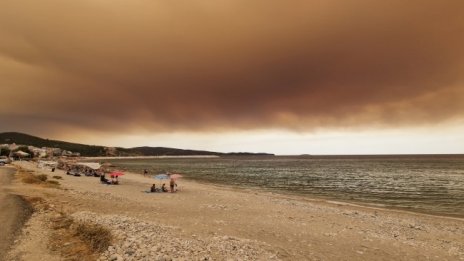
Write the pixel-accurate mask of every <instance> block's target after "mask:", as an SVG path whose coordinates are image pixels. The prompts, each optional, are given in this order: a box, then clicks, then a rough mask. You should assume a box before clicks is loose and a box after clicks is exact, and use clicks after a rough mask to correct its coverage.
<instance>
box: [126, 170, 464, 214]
mask: <svg viewBox="0 0 464 261" xmlns="http://www.w3.org/2000/svg"><path fill="white" fill-rule="evenodd" d="M132 174H134V175H142V174H139V173H132ZM185 180H188V181H189V182H196V183H198V184H201V185H205V186H212V187H216V188H221V189H229V190H231V191H235V190H237V191H242V192H248V193H260V194H263V195H267V194H269V195H272V196H274V197H280V198H283V199H291V200H298V201H308V202H313V203H321V204H328V205H334V206H351V207H358V208H366V209H370V210H379V211H391V212H396V213H403V214H410V215H424V216H429V217H438V218H445V219H450V220H456V221H464V216H460V215H456V216H454V215H446V214H440V213H431V212H426V211H423V212H422V211H413V210H406V209H403V208H400V207H393V206H387V205H385V206H378V205H376V204H370V203H368V202H366V203H364V202H359V201H349V200H347V201H343V200H337V199H335V198H330V197H327V198H324V197H317V196H316V195H312V194H297V193H291V192H288V193H285V192H283V191H270V190H266V189H265V188H262V187H243V186H238V185H228V184H222V183H214V182H208V181H198V180H194V179H187V178H186V179H185Z"/></svg>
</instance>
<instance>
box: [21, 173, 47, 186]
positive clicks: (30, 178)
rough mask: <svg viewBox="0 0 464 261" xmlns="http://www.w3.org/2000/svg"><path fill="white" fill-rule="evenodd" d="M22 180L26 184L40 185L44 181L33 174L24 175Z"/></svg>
mask: <svg viewBox="0 0 464 261" xmlns="http://www.w3.org/2000/svg"><path fill="white" fill-rule="evenodd" d="M21 180H22V181H23V182H24V183H26V184H40V183H42V181H41V180H40V179H39V178H37V176H35V175H32V174H28V175H24V176H23V177H22V178H21Z"/></svg>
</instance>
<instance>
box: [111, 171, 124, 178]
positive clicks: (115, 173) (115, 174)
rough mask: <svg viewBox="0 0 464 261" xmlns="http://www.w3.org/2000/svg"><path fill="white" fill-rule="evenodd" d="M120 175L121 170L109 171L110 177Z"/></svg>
mask: <svg viewBox="0 0 464 261" xmlns="http://www.w3.org/2000/svg"><path fill="white" fill-rule="evenodd" d="M122 175H124V173H122V172H121V171H113V172H111V173H110V177H119V176H122Z"/></svg>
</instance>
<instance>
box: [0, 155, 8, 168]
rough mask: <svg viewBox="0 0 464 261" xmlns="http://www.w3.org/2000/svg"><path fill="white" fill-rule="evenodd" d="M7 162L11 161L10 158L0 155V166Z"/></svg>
mask: <svg viewBox="0 0 464 261" xmlns="http://www.w3.org/2000/svg"><path fill="white" fill-rule="evenodd" d="M8 163H11V160H10V159H9V158H8V157H6V156H0V164H1V166H3V165H5V164H8Z"/></svg>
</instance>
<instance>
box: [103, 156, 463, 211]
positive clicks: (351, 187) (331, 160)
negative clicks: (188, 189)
mask: <svg viewBox="0 0 464 261" xmlns="http://www.w3.org/2000/svg"><path fill="white" fill-rule="evenodd" d="M109 162H112V163H113V164H114V165H116V166H117V167H119V168H121V169H126V170H129V171H133V172H138V173H142V172H143V169H148V170H149V171H150V173H151V174H157V173H163V172H165V171H170V172H179V173H182V174H183V175H184V176H185V178H187V179H192V180H197V181H202V182H211V183H216V184H224V185H232V186H238V187H247V188H259V189H263V190H269V191H273V192H277V193H284V194H285V193H293V194H299V195H304V196H309V197H313V198H314V197H318V198H324V199H332V200H339V201H347V202H353V203H361V204H368V205H375V206H381V207H392V208H398V209H403V210H409V211H416V212H425V213H430V214H438V215H448V216H459V217H464V156H388V157H387V156H384V157H368V156H365V157H359V156H358V157H354V156H353V157H336V156H332V157H322V156H321V157H225V158H159V159H131V160H128V159H118V160H109Z"/></svg>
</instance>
